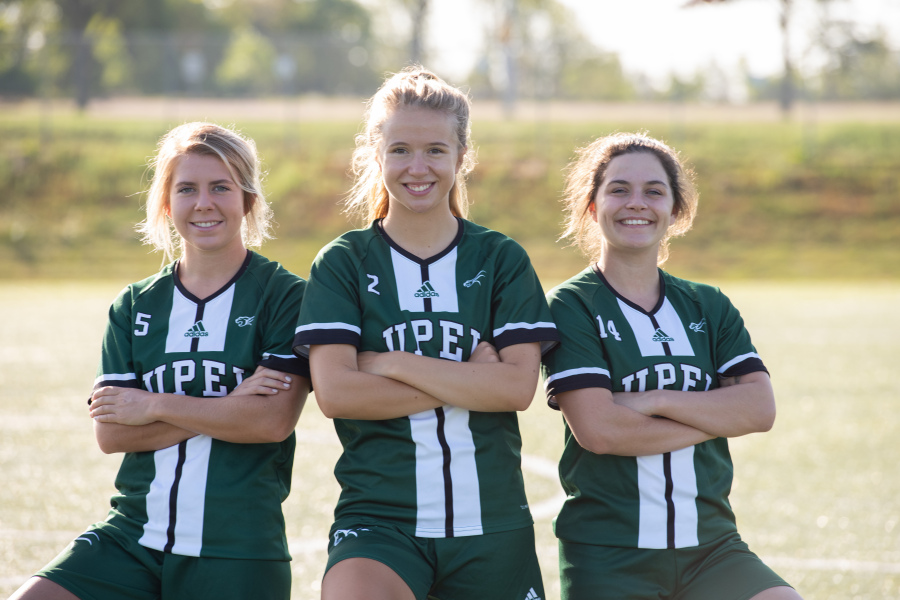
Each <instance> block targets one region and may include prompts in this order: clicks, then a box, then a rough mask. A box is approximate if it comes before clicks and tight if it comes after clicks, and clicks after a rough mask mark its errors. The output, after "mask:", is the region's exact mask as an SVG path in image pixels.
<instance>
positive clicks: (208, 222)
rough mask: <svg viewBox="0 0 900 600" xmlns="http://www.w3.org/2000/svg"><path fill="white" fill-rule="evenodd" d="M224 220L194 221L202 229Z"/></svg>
mask: <svg viewBox="0 0 900 600" xmlns="http://www.w3.org/2000/svg"><path fill="white" fill-rule="evenodd" d="M221 222H222V221H201V222H199V223H194V226H195V227H200V228H201V229H206V228H209V227H214V226H216V225H218V224H219V223H221Z"/></svg>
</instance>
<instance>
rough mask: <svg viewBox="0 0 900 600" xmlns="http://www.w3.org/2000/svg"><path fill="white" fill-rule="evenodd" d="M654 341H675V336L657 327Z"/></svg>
mask: <svg viewBox="0 0 900 600" xmlns="http://www.w3.org/2000/svg"><path fill="white" fill-rule="evenodd" d="M653 341H654V342H674V341H675V338H673V337H669V336H668V335H667V334H666V332H665V331H663V330H662V329H657V330H656V331H654V332H653Z"/></svg>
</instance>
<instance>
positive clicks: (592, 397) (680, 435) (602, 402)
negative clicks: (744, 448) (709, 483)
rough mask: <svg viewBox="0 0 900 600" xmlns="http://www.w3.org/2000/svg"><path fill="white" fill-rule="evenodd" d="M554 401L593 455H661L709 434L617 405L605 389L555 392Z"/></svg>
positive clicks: (579, 440)
mask: <svg viewBox="0 0 900 600" xmlns="http://www.w3.org/2000/svg"><path fill="white" fill-rule="evenodd" d="M556 401H557V403H559V408H560V410H561V411H562V413H563V416H564V417H565V419H566V423H567V424H568V425H569V429H570V430H571V431H572V434H573V435H574V436H575V439H576V441H577V442H578V444H579V445H580V446H581V447H582V448H584V449H585V450H588V451H590V452H593V453H594V454H614V455H618V456H647V455H652V454H662V453H664V452H674V451H675V450H680V449H682V448H687V447H688V446H693V445H695V444H699V443H701V442H705V441H706V440H709V439H712V437H713V436H712V435H709V434H708V433H705V432H703V431H701V430H699V429H697V428H695V427H690V426H688V425H684V424H682V423H678V422H676V421H672V420H669V419H658V418H653V417H652V416H647V415H644V414H641V413H640V412H637V411H636V410H633V409H631V408H628V407H627V406H623V405H621V404H617V403H616V402H614V401H613V394H612V392H611V391H610V390H608V389H606V388H599V387H594V388H583V389H579V390H572V391H570V392H563V393H561V394H557V396H556Z"/></svg>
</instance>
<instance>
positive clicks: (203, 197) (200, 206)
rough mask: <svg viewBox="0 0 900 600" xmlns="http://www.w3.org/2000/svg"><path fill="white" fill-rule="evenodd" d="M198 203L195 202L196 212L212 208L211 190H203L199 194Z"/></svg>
mask: <svg viewBox="0 0 900 600" xmlns="http://www.w3.org/2000/svg"><path fill="white" fill-rule="evenodd" d="M196 198H197V199H196V201H195V202H194V210H204V209H207V208H212V205H213V202H212V194H211V193H210V191H209V190H206V189H203V188H201V189H200V190H199V191H198V192H197V197H196Z"/></svg>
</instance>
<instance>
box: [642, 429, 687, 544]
mask: <svg viewBox="0 0 900 600" xmlns="http://www.w3.org/2000/svg"><path fill="white" fill-rule="evenodd" d="M671 467H672V483H673V490H672V503H673V504H674V507H675V547H676V548H686V547H690V546H696V545H697V544H698V543H699V542H698V541H697V540H698V536H697V525H698V517H697V502H696V498H697V475H696V473H695V472H694V447H693V446H689V447H688V448H683V449H681V450H677V451H675V452H672V453H671ZM637 468H638V492H639V495H640V517H639V518H640V523H639V526H638V543H637V545H638V548H656V549H660V548H666V547H667V546H668V527H667V525H668V518H669V511H668V506H667V503H666V477H665V471H664V467H663V455H662V454H654V455H652V456H639V457H637Z"/></svg>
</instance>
